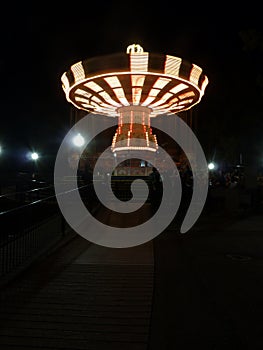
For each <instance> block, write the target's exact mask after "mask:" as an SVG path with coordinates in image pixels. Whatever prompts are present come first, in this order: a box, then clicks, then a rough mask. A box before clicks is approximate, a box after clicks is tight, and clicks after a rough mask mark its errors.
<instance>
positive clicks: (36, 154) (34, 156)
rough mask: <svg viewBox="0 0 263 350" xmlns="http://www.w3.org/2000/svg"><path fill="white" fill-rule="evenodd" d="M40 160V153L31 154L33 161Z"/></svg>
mask: <svg viewBox="0 0 263 350" xmlns="http://www.w3.org/2000/svg"><path fill="white" fill-rule="evenodd" d="M38 158H39V155H38V153H36V152H32V153H31V159H32V160H37V159H38Z"/></svg>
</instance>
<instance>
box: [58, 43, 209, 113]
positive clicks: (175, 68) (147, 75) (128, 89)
mask: <svg viewBox="0 0 263 350" xmlns="http://www.w3.org/2000/svg"><path fill="white" fill-rule="evenodd" d="M129 47H130V50H128V49H127V52H128V53H117V54H111V55H105V56H99V57H94V58H89V59H86V60H84V61H81V62H78V63H76V64H74V65H73V66H71V68H70V70H69V71H67V72H65V73H64V74H63V76H62V78H61V80H62V83H63V89H64V92H65V94H66V98H67V100H68V101H69V102H71V103H72V104H73V105H74V106H76V107H77V108H79V109H84V110H86V111H88V112H94V113H99V114H104V115H108V116H112V117H115V116H117V115H118V112H117V110H118V108H119V107H123V106H137V105H141V106H145V107H149V108H150V109H151V110H152V112H151V117H154V116H156V115H158V114H168V113H177V112H180V111H184V110H187V109H189V108H191V107H192V106H193V105H195V104H196V103H198V102H199V101H200V100H201V98H202V96H203V94H204V91H205V88H206V86H207V84H208V79H207V77H206V76H205V75H204V74H203V73H202V69H201V68H200V67H198V66H197V65H195V64H191V63H189V62H187V61H185V60H183V59H181V58H178V57H175V56H170V55H161V54H152V53H148V52H144V51H143V50H142V48H141V47H140V46H139V45H137V47H136V49H132V45H130V46H129ZM129 47H128V48H129Z"/></svg>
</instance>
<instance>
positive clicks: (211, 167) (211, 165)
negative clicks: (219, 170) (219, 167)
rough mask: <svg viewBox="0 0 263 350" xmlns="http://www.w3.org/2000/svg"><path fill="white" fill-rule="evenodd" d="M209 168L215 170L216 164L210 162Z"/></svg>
mask: <svg viewBox="0 0 263 350" xmlns="http://www.w3.org/2000/svg"><path fill="white" fill-rule="evenodd" d="M208 169H209V170H214V169H215V164H214V163H213V162H211V163H209V164H208Z"/></svg>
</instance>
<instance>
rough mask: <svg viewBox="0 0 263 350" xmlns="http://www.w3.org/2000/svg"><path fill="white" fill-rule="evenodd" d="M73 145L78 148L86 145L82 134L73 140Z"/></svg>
mask: <svg viewBox="0 0 263 350" xmlns="http://www.w3.org/2000/svg"><path fill="white" fill-rule="evenodd" d="M73 143H74V145H75V146H77V147H81V146H83V145H84V143H85V140H84V137H83V136H81V135H80V133H78V135H76V136H75V137H74V138H73Z"/></svg>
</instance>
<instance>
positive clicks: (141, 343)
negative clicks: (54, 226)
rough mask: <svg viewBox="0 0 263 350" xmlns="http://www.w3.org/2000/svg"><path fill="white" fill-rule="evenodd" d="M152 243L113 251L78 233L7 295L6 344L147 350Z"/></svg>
mask: <svg viewBox="0 0 263 350" xmlns="http://www.w3.org/2000/svg"><path fill="white" fill-rule="evenodd" d="M152 293H153V254H152V244H151V243H149V244H145V245H142V246H138V247H135V248H127V249H112V248H104V247H101V246H97V245H93V244H89V243H88V242H87V241H86V240H84V239H83V238H81V237H80V236H77V237H75V238H72V240H71V241H69V242H68V243H67V244H65V245H64V246H62V247H61V248H60V249H59V250H58V251H56V252H55V253H53V254H52V255H50V256H49V257H48V258H47V259H46V260H45V261H43V262H42V263H41V264H40V265H36V266H34V267H33V268H32V269H31V270H30V271H28V272H26V273H25V274H24V276H21V277H20V279H19V280H18V281H16V282H14V283H13V284H12V285H11V286H10V287H9V288H8V289H7V293H6V295H4V296H3V300H2V304H3V305H2V310H1V316H0V327H1V329H0V348H1V349H3V350H9V349H17V350H29V349H34V350H36V349H41V350H44V349H52V350H57V349H63V350H73V349H74V350H80V349H83V350H84V349H85V350H87V349H90V350H91V349H94V350H95V349H96V350H102V349H103V350H106V349H107V350H119V349H121V350H123V349H126V350H129V349H132V350H146V349H147V344H148V337H149V325H150V317H151V304H152Z"/></svg>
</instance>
